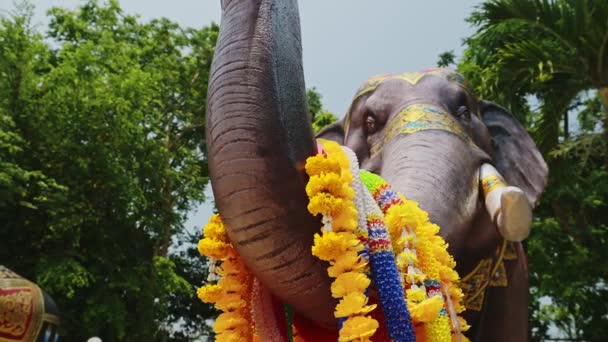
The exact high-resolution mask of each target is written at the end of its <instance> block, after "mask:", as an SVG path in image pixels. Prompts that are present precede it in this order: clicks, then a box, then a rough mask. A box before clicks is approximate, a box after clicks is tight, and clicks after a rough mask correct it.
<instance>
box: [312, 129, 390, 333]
mask: <svg viewBox="0 0 608 342" xmlns="http://www.w3.org/2000/svg"><path fill="white" fill-rule="evenodd" d="M323 149H324V150H325V152H326V153H327V155H328V156H331V158H326V157H325V156H324V155H323V154H318V155H316V156H313V157H310V158H308V160H307V162H306V172H307V174H308V175H309V176H310V180H309V182H308V184H307V186H306V193H307V195H308V196H309V198H310V202H309V204H308V210H309V211H310V212H311V213H312V214H313V215H318V214H321V215H323V228H322V231H321V233H322V234H321V235H319V234H315V236H314V244H313V247H312V254H313V255H315V256H316V257H318V258H319V259H321V260H324V261H328V262H329V263H330V265H331V266H330V267H329V268H328V270H327V273H328V274H329V276H330V277H332V278H336V280H335V281H334V282H333V283H332V286H331V292H332V296H333V297H334V298H340V302H339V303H338V304H337V305H336V309H335V312H334V315H335V316H336V318H340V319H342V318H344V319H345V320H343V322H342V327H341V328H340V335H339V341H369V340H370V337H371V336H372V335H373V334H374V333H375V332H376V329H378V327H379V324H378V321H376V320H375V319H373V318H371V317H369V316H368V314H369V313H370V312H371V311H372V310H374V309H375V308H376V305H368V300H369V298H368V296H367V295H366V292H367V290H368V288H369V286H370V284H371V280H370V279H369V277H368V276H367V275H366V271H367V262H366V260H364V259H363V258H362V257H361V256H360V255H359V254H360V252H361V251H364V250H365V246H364V244H363V243H362V241H365V239H366V238H367V236H366V235H367V234H365V232H364V231H363V230H361V229H358V228H359V225H358V217H357V210H356V208H355V203H354V201H353V199H354V197H355V193H354V191H353V189H352V188H351V183H352V182H353V175H352V173H351V172H350V169H349V167H350V166H349V164H350V163H349V160H348V158H347V157H346V155H345V154H344V153H343V152H342V149H341V147H340V146H339V145H338V144H336V143H333V142H328V141H327V142H323Z"/></svg>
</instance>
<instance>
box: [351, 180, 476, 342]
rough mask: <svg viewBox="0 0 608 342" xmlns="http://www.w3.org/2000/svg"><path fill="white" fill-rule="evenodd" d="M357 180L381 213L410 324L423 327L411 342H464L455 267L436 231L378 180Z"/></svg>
mask: <svg viewBox="0 0 608 342" xmlns="http://www.w3.org/2000/svg"><path fill="white" fill-rule="evenodd" d="M362 179H365V180H364V182H365V183H366V185H367V186H368V188H370V191H372V192H373V195H374V198H375V199H376V200H377V202H378V204H379V206H380V207H381V208H382V210H383V211H384V213H385V219H386V225H387V229H388V231H389V234H390V236H391V240H392V243H393V248H394V253H395V259H396V262H397V266H398V268H399V270H400V272H401V274H402V275H403V276H404V283H403V285H404V289H405V290H406V298H407V302H408V308H409V310H410V314H411V316H412V320H413V322H414V323H415V324H416V323H418V324H423V326H424V329H417V331H416V332H417V334H416V335H417V339H420V340H424V341H450V340H451V337H452V336H451V334H452V333H453V334H454V336H460V337H462V340H463V341H466V337H465V336H464V335H460V332H462V331H466V330H467V329H468V325H467V324H466V322H465V321H464V319H462V318H461V317H457V316H456V314H458V313H460V312H462V311H463V310H464V307H463V305H462V304H461V299H462V297H463V294H462V291H461V290H460V288H459V287H458V284H457V282H458V280H459V276H458V273H457V272H456V271H455V270H454V268H455V266H456V263H455V261H454V259H453V258H452V256H451V255H450V254H449V253H448V252H447V247H448V246H447V243H446V242H445V241H444V240H443V239H442V238H441V237H440V236H439V235H438V233H439V226H437V225H435V224H432V223H431V222H429V216H428V213H426V212H425V211H423V210H422V209H420V208H419V206H418V203H416V202H415V201H411V200H407V199H405V197H403V195H401V194H398V193H396V192H395V191H393V190H392V189H391V188H390V186H389V185H388V184H387V183H386V182H384V180H382V178H380V177H379V176H377V175H373V174H370V173H364V174H362ZM446 302H447V303H446ZM451 311H453V312H451ZM447 314H450V316H451V317H452V318H453V319H452V322H451V323H450V319H449V317H448V315H447Z"/></svg>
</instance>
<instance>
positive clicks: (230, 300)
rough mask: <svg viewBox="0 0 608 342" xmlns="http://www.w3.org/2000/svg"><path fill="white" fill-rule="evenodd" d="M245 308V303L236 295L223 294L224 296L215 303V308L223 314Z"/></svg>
mask: <svg viewBox="0 0 608 342" xmlns="http://www.w3.org/2000/svg"><path fill="white" fill-rule="evenodd" d="M245 306H247V303H246V302H245V301H244V300H243V298H241V296H239V295H238V294H236V293H228V294H226V293H224V295H222V296H221V297H220V298H219V299H218V301H217V302H215V307H216V308H217V309H218V310H221V311H224V312H226V311H233V310H237V309H242V308H244V307H245Z"/></svg>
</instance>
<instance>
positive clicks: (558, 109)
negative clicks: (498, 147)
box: [458, 0, 608, 340]
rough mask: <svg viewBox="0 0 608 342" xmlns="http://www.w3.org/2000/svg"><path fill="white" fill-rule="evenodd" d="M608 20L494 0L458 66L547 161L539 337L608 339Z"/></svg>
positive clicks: (535, 263)
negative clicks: (554, 332)
mask: <svg viewBox="0 0 608 342" xmlns="http://www.w3.org/2000/svg"><path fill="white" fill-rule="evenodd" d="M607 17H608V2H606V1H590V0H554V1H549V0H488V1H485V2H483V3H482V4H481V5H480V6H479V7H478V9H477V11H475V12H474V13H473V14H472V15H471V17H470V18H469V21H470V22H471V23H472V24H473V25H475V26H477V28H478V31H477V33H475V34H474V35H473V36H472V37H470V38H468V39H467V40H466V42H467V45H468V46H467V49H466V51H465V53H464V56H463V58H462V60H461V61H460V62H459V64H458V68H459V70H460V71H461V72H462V73H463V74H465V77H466V78H467V79H468V80H469V81H470V82H471V84H472V86H473V87H474V88H475V90H476V93H477V94H479V95H480V96H481V97H482V98H486V99H490V100H494V101H497V102H499V103H500V104H502V105H504V106H506V107H508V108H510V109H511V111H512V112H513V113H514V114H515V115H516V116H517V117H518V118H519V119H520V120H521V121H522V122H523V123H524V124H526V125H527V127H528V128H529V129H530V131H531V132H532V133H533V136H534V138H535V140H536V142H537V144H539V146H540V147H541V150H542V151H543V154H544V156H545V159H546V160H547V161H548V163H549V168H550V179H549V184H548V187H547V190H546V192H545V194H544V195H543V198H542V200H541V203H540V204H539V206H538V208H537V209H536V218H535V221H534V226H533V229H532V234H531V236H530V238H529V239H528V240H527V249H528V256H529V262H530V272H531V273H530V282H531V294H532V303H531V309H532V317H531V323H532V324H531V325H532V328H533V331H532V333H533V337H534V338H535V339H536V340H542V339H545V338H548V337H550V334H549V328H550V327H551V326H553V327H555V328H557V329H558V330H559V334H558V335H560V336H562V337H568V338H572V339H576V340H604V339H606V338H608V329H607V328H606V325H605V320H606V317H608V307H606V305H605V303H606V301H607V300H608V290H607V288H606V279H608V262H607V260H608V254H607V253H608V252H607V251H608V219H607V217H606V215H605V212H606V210H608V174H607V171H606V166H608V153H607V151H608V141H607V139H606V137H607V136H608V101H607V99H608V98H607V94H608V93H607V92H606V89H607V88H606V87H607V85H608V67H607V65H608V51H607V48H608V46H607V44H608V22H607V21H606V18H607ZM531 99H535V100H533V101H530V100H531ZM536 106H538V109H537V108H535V107H536ZM577 112H578V115H577Z"/></svg>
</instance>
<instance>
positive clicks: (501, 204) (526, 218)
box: [479, 164, 532, 241]
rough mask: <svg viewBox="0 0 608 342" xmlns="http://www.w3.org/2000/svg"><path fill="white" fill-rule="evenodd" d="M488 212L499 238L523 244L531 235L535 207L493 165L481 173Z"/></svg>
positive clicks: (486, 165) (480, 177) (483, 166)
mask: <svg viewBox="0 0 608 342" xmlns="http://www.w3.org/2000/svg"><path fill="white" fill-rule="evenodd" d="M479 180H480V183H481V187H482V188H483V194H484V198H485V204H486V208H487V210H488V213H489V214H490V217H491V218H492V221H493V222H494V223H495V224H496V226H497V227H498V231H499V232H500V234H501V235H502V236H503V237H504V238H505V239H507V240H508V241H522V240H523V239H525V238H526V237H528V235H529V234H530V227H531V225H532V207H531V206H530V202H528V199H527V197H526V195H525V194H524V192H523V191H522V190H521V189H520V188H518V187H514V186H509V185H508V184H507V183H506V182H505V180H504V178H503V177H502V176H501V175H500V173H499V172H498V170H496V169H495V168H494V167H493V166H492V165H490V164H483V165H481V168H480V170H479Z"/></svg>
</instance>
